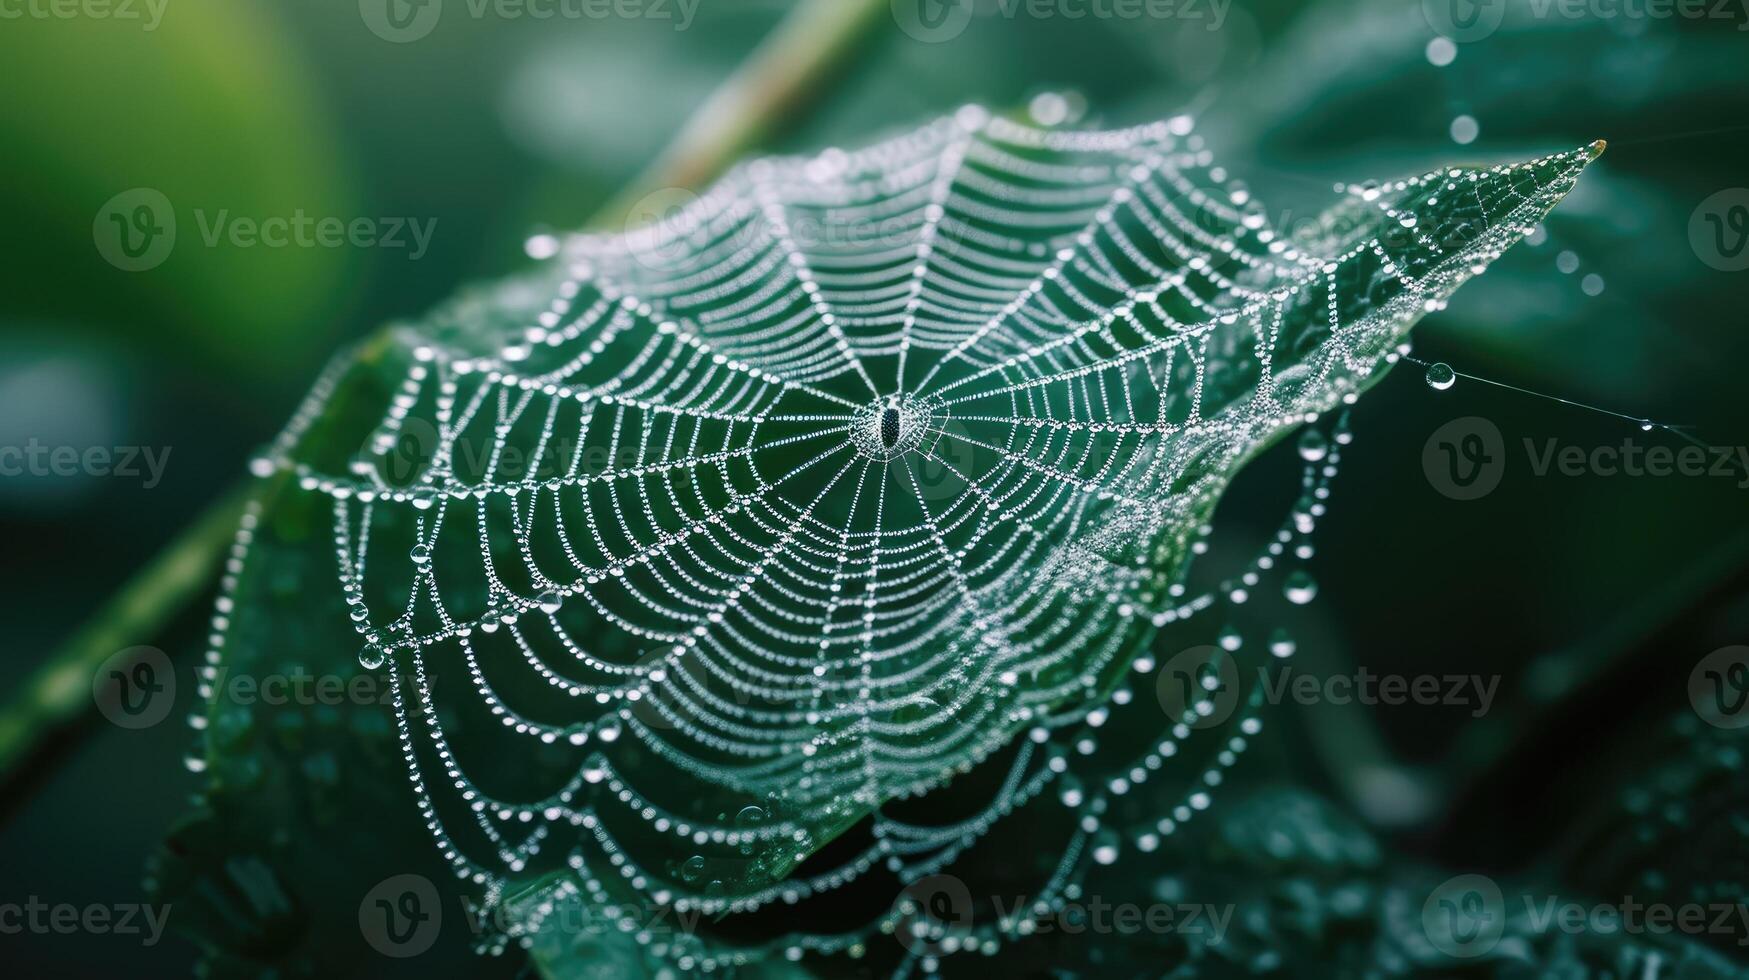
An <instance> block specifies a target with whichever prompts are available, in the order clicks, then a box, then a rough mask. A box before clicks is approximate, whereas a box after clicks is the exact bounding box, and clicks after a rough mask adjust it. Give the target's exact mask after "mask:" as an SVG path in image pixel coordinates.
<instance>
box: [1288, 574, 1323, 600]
mask: <svg viewBox="0 0 1749 980" xmlns="http://www.w3.org/2000/svg"><path fill="white" fill-rule="evenodd" d="M1281 591H1282V594H1283V595H1285V596H1287V601H1289V602H1291V603H1293V604H1295V605H1297V606H1303V605H1305V604H1306V603H1308V602H1311V601H1312V600H1313V599H1315V598H1317V595H1318V583H1317V582H1314V581H1313V580H1312V576H1311V573H1310V572H1307V571H1306V570H1305V569H1303V568H1302V569H1299V570H1297V571H1294V572H1292V573H1291V574H1289V575H1288V577H1287V581H1286V582H1284V583H1282V590H1281Z"/></svg>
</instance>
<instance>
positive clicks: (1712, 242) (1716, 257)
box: [1688, 187, 1749, 272]
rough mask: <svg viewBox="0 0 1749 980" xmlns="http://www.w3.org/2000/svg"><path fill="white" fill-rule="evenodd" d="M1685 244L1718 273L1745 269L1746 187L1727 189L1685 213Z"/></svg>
mask: <svg viewBox="0 0 1749 980" xmlns="http://www.w3.org/2000/svg"><path fill="white" fill-rule="evenodd" d="M1688 244H1689V245H1690V246H1691V247H1693V249H1694V254H1695V255H1697V256H1699V257H1700V260H1701V261H1702V262H1705V263H1706V264H1707V265H1709V266H1712V267H1713V268H1715V269H1718V270H1719V271H1720V272H1741V271H1743V270H1744V269H1749V188H1746V187H1731V188H1727V189H1726V190H1722V191H1719V192H1718V193H1717V194H1714V195H1712V196H1711V197H1708V198H1707V199H1706V200H1704V201H1702V202H1700V205H1699V206H1698V207H1696V208H1695V209H1694V213H1693V214H1691V215H1689V216H1688Z"/></svg>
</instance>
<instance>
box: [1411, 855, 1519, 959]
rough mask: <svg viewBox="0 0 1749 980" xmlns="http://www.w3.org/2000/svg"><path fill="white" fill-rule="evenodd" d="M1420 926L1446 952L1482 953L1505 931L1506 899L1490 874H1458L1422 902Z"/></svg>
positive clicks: (1460, 954) (1466, 956)
mask: <svg viewBox="0 0 1749 980" xmlns="http://www.w3.org/2000/svg"><path fill="white" fill-rule="evenodd" d="M1421 929H1422V931H1423V932H1424V933H1425V934H1426V936H1427V941H1428V942H1429V943H1432V944H1433V948H1434V949H1437V950H1439V951H1440V952H1441V953H1444V954H1445V955H1447V956H1452V957H1456V958H1458V959H1469V958H1471V957H1476V956H1482V955H1484V954H1486V953H1488V952H1489V951H1490V950H1492V949H1493V948H1494V946H1495V945H1496V944H1498V943H1499V942H1500V936H1501V935H1502V934H1503V933H1504V932H1505V931H1506V899H1505V897H1504V896H1503V895H1501V893H1500V886H1499V885H1498V884H1497V883H1496V882H1495V881H1494V879H1492V878H1490V877H1488V876H1487V875H1478V874H1465V875H1458V876H1457V877H1455V878H1450V879H1447V880H1446V881H1445V882H1444V883H1442V884H1441V885H1440V886H1439V887H1438V888H1435V889H1434V890H1433V893H1432V894H1431V895H1428V896H1427V901H1426V902H1424V903H1422V906H1421Z"/></svg>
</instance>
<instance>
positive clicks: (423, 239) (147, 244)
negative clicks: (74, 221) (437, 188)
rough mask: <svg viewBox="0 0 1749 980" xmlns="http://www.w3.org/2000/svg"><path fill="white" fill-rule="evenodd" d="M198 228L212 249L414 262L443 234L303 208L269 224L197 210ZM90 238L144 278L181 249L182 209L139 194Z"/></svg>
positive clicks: (406, 222) (126, 199)
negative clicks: (388, 255)
mask: <svg viewBox="0 0 1749 980" xmlns="http://www.w3.org/2000/svg"><path fill="white" fill-rule="evenodd" d="M194 220H195V224H196V225H198V226H199V231H200V239H201V244H203V245H205V246H206V247H207V248H217V247H219V246H220V245H226V246H229V247H231V248H274V249H280V248H342V247H352V248H382V249H395V250H404V251H406V252H407V256H408V258H409V259H410V260H412V261H415V262H416V261H418V260H419V259H421V258H424V257H425V253H426V250H427V249H429V248H430V247H431V239H432V236H433V235H434V234H435V233H436V231H437V219H436V218H428V219H419V218H403V217H381V218H373V217H355V218H342V217H338V216H334V215H328V216H318V215H312V214H309V213H307V212H306V211H304V209H303V208H298V209H296V210H295V211H293V212H292V213H291V214H287V215H269V216H267V217H253V216H249V215H234V214H232V213H231V210H230V209H229V208H220V209H218V210H217V211H208V210H207V209H205V208H196V209H195V210H194ZM91 231H92V237H93V239H95V241H96V242H97V252H98V254H99V255H102V256H103V258H104V259H105V261H107V262H109V264H110V265H113V266H115V267H116V268H118V269H121V270H123V271H126V272H144V271H146V270H148V269H155V268H157V267H158V266H160V265H162V264H163V263H164V260H165V259H167V258H169V257H170V252H171V250H172V249H174V248H175V247H176V209H175V207H173V206H172V205H171V203H170V199H169V198H167V197H165V196H164V194H163V193H162V192H160V191H157V190H154V189H152V188H149V187H136V188H134V189H133V190H131V191H124V192H123V193H121V194H117V195H116V196H115V197H112V198H110V199H109V201H108V203H106V204H104V206H103V207H102V208H101V209H99V210H98V212H97V217H96V219H95V220H94V221H93V222H92V228H91Z"/></svg>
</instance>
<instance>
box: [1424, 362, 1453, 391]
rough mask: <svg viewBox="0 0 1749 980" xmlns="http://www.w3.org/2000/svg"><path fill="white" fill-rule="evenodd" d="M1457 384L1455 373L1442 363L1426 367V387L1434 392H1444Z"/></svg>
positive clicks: (1449, 366) (1448, 365)
mask: <svg viewBox="0 0 1749 980" xmlns="http://www.w3.org/2000/svg"><path fill="white" fill-rule="evenodd" d="M1454 384H1457V372H1456V371H1453V370H1452V369H1451V365H1450V364H1447V363H1445V362H1444V361H1439V362H1437V363H1434V364H1429V365H1427V386H1428V387H1429V388H1432V389H1434V390H1435V391H1444V390H1445V389H1447V388H1450V387H1451V386H1452V385H1454Z"/></svg>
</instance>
